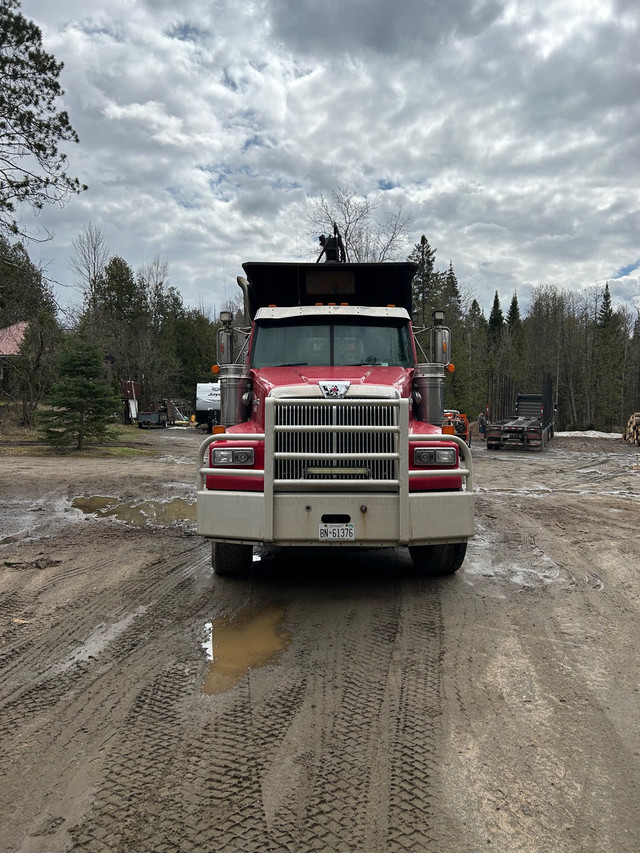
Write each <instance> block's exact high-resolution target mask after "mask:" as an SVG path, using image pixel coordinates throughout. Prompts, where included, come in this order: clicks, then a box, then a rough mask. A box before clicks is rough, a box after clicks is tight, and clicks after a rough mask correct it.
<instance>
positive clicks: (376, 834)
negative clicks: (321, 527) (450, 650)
mask: <svg viewBox="0 0 640 853" xmlns="http://www.w3.org/2000/svg"><path fill="white" fill-rule="evenodd" d="M411 587H412V590H411V593H410V598H411V602H412V603H411V604H409V606H408V607H407V602H406V601H405V596H404V595H401V594H400V593H391V595H390V598H389V600H387V601H386V602H383V601H381V600H380V601H375V602H374V604H373V605H372V604H371V603H370V602H369V603H368V605H367V606H366V607H359V606H358V604H357V603H355V604H354V602H353V601H352V600H350V601H347V602H344V603H342V602H341V603H340V605H336V604H335V602H334V603H332V605H331V606H327V607H325V608H324V609H323V610H322V612H321V613H320V614H318V613H312V614H311V615H310V616H309V614H308V613H307V612H305V611H307V610H308V608H307V605H308V604H309V602H302V603H301V602H296V604H295V605H293V606H292V612H291V614H290V620H291V623H292V624H293V625H294V626H296V625H297V629H296V627H294V636H295V637H296V638H298V637H301V635H302V634H304V633H305V632H306V634H307V637H306V640H307V641H306V642H305V641H301V642H300V644H299V645H298V647H297V648H296V647H295V646H294V647H293V648H291V650H290V652H289V659H288V661H285V662H283V663H282V664H281V665H280V666H278V667H273V668H272V670H271V671H265V670H262V671H260V673H258V672H256V673H250V674H249V675H248V676H245V678H244V679H243V681H242V682H241V683H240V684H239V685H238V686H237V687H236V688H234V689H233V690H232V691H230V692H229V693H226V694H219V695H214V696H210V697H207V696H203V695H194V680H195V673H194V671H193V668H192V667H189V666H184V665H183V666H180V665H178V664H177V663H176V665H175V666H174V667H173V668H172V669H170V670H165V671H164V672H163V673H161V674H159V675H158V676H157V677H156V680H155V681H154V684H153V685H152V686H147V687H145V688H144V690H143V691H142V692H141V693H140V695H139V697H138V699H137V701H136V702H135V704H134V706H132V707H131V709H130V712H129V714H128V716H127V719H126V720H125V721H124V722H123V723H122V725H121V727H120V729H119V733H118V736H117V740H116V741H115V742H112V743H111V744H110V745H109V748H108V750H107V752H106V754H105V756H104V766H105V767H106V768H107V771H106V775H105V777H104V779H103V781H102V784H101V786H100V788H99V790H98V792H97V795H96V799H95V803H94V806H93V808H92V810H91V811H90V812H89V813H88V814H87V816H86V819H85V820H84V822H83V823H81V824H80V825H79V826H77V827H76V828H75V829H74V830H73V833H72V835H73V840H74V847H73V850H74V851H87V853H89V851H91V853H101V851H105V853H106V851H125V850H126V851H134V852H135V851H145V853H147V851H148V853H155V851H165V850H174V849H185V850H189V851H200V850H202V851H211V850H224V851H225V853H246V851H253V850H260V851H261V853H262V851H265V853H271V851H273V853H276V851H277V853H285V851H290V853H294V852H295V853H300V851H314V850H317V851H323V853H332V851H343V850H367V851H368V853H383V851H384V853H387V851H391V853H393V851H408V850H411V851H415V850H417V849H420V850H421V851H429V850H432V849H433V850H436V849H437V847H434V846H433V843H434V841H433V839H432V837H431V834H430V833H431V831H432V830H431V815H432V811H433V808H434V799H433V798H434V791H437V786H434V777H435V774H436V769H435V768H436V764H437V740H438V737H439V736H440V729H439V717H440V674H439V661H440V657H441V633H442V629H441V617H440V611H439V605H438V600H437V593H435V590H434V589H433V588H432V587H430V586H429V585H427V584H424V585H421V588H420V590H418V591H417V590H416V589H415V584H411ZM355 598H356V600H357V596H356V597H355ZM318 636H324V637H325V638H326V641H323V642H321V643H320V642H318V641H317V637H318ZM314 637H315V638H316V639H314ZM385 673H386V677H385ZM200 680H202V675H200Z"/></svg>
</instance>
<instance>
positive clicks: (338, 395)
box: [318, 379, 351, 400]
mask: <svg viewBox="0 0 640 853" xmlns="http://www.w3.org/2000/svg"><path fill="white" fill-rule="evenodd" d="M318 385H319V386H320V390H321V391H322V394H323V395H324V397H325V398H327V399H329V400H339V399H342V397H344V396H346V393H347V391H348V390H349V386H350V385H351V382H345V381H342V380H338V381H336V380H333V379H321V380H320V381H319V382H318Z"/></svg>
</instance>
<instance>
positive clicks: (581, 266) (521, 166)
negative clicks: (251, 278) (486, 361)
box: [22, 0, 640, 314]
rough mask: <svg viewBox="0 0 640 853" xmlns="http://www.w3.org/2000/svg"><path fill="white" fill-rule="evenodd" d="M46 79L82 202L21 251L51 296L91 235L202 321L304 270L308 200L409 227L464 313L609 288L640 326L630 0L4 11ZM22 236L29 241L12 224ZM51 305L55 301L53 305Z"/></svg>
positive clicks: (28, 5) (35, 5)
mask: <svg viewBox="0 0 640 853" xmlns="http://www.w3.org/2000/svg"><path fill="white" fill-rule="evenodd" d="M22 11H23V13H24V14H25V15H26V16H27V17H28V18H30V19H32V20H34V21H35V22H36V23H37V24H38V25H39V26H40V27H41V29H42V31H43V38H44V44H45V47H46V49H47V50H49V51H50V52H52V53H53V54H54V55H55V56H56V58H57V59H58V60H59V61H63V62H64V65H65V67H64V71H63V75H62V85H63V88H64V89H65V98H64V106H65V108H66V109H67V110H68V112H69V115H70V119H71V123H72V124H73V126H74V128H75V129H76V131H77V132H78V134H79V136H80V140H81V141H80V144H79V145H77V146H73V147H72V148H71V150H70V151H69V156H70V160H71V173H72V174H74V175H76V176H77V177H79V178H80V180H81V181H83V182H84V183H86V184H88V185H89V190H88V192H86V193H84V194H83V195H82V196H79V197H75V198H74V199H72V201H71V202H70V203H69V204H68V205H67V206H66V207H65V208H63V209H59V208H51V209H48V210H47V211H45V212H44V213H43V214H41V216H40V217H39V219H38V220H37V225H38V226H39V227H46V228H48V229H50V230H52V231H53V232H54V233H55V238H54V240H53V241H51V242H49V243H45V244H41V245H34V244H32V245H31V246H30V248H29V251H30V254H31V257H32V258H33V259H34V260H38V261H41V262H43V263H45V264H46V270H47V273H48V275H49V276H50V277H51V278H53V279H55V280H56V281H59V282H61V284H63V285H72V284H73V282H74V274H73V272H72V271H71V269H70V267H69V257H70V254H71V241H72V240H73V238H74V237H76V236H77V235H78V234H80V233H81V231H82V229H83V228H84V226H85V225H86V224H87V223H88V222H91V223H92V224H93V225H95V226H97V227H98V228H100V230H101V231H102V233H103V234H104V236H105V240H106V243H107V245H108V248H109V250H110V252H111V254H114V255H120V256H121V257H123V258H125V259H126V260H127V261H128V262H129V264H130V265H131V266H132V267H134V268H137V267H138V266H140V265H141V264H144V263H146V262H148V261H150V260H151V259H153V258H154V257H161V258H164V259H166V260H167V261H168V263H169V272H170V281H171V284H173V285H174V286H176V287H178V288H179V289H180V291H181V292H182V294H183V298H184V301H185V303H186V304H188V305H192V306H200V305H201V306H203V307H205V308H210V309H219V308H220V307H221V304H222V302H223V301H224V300H225V298H228V297H229V296H235V294H236V290H237V288H236V286H235V277H236V275H238V274H239V273H241V272H242V270H241V267H240V264H241V262H242V261H244V260H261V259H268V260H290V261H293V260H297V259H300V260H314V259H315V256H316V254H317V243H316V242H314V240H312V239H311V238H310V237H309V236H308V233H307V232H308V229H309V225H308V222H307V216H308V213H309V198H310V197H313V196H317V195H318V194H320V193H325V194H328V193H330V192H331V190H332V189H334V188H336V187H337V186H349V187H352V188H354V189H357V190H358V191H359V192H360V193H362V194H364V195H367V196H368V197H369V198H370V199H372V200H375V201H376V202H378V203H379V211H380V212H381V213H384V212H385V211H391V210H394V209H395V207H396V205H397V203H398V202H401V203H402V204H403V205H404V212H405V213H410V214H411V215H412V217H413V220H412V223H411V226H410V234H409V235H408V236H409V240H408V245H407V254H408V252H409V251H410V250H411V248H412V247H413V245H414V244H415V243H417V242H418V241H419V239H420V236H421V234H425V235H426V236H427V238H428V239H429V241H430V243H431V246H432V247H434V248H436V249H437V265H438V267H439V268H441V269H445V268H446V267H447V266H448V263H449V261H450V260H451V261H452V262H453V265H454V268H455V270H456V273H457V276H458V280H459V282H460V284H461V286H462V288H463V290H464V292H465V293H466V294H468V295H470V296H475V297H476V298H477V299H478V301H479V302H480V304H481V306H482V307H483V308H484V310H485V313H487V314H488V312H489V310H490V308H491V303H492V300H493V294H494V293H495V291H496V290H498V292H499V294H500V299H501V301H502V305H503V308H504V309H505V310H506V308H508V304H509V302H510V300H511V297H512V294H513V292H514V291H517V293H518V298H519V301H520V305H521V309H522V310H524V309H526V305H527V304H528V299H529V295H530V293H531V288H532V287H533V286H535V285H537V284H547V283H554V284H557V285H558V286H559V287H562V288H570V289H572V290H580V289H585V290H588V289H589V288H593V287H594V285H596V284H599V285H600V286H603V285H604V282H605V281H607V280H608V281H609V285H610V288H611V292H612V296H613V300H614V303H615V304H618V303H622V302H624V303H626V304H627V305H629V306H633V305H636V306H637V307H638V308H640V240H639V234H640V214H639V184H640V182H639V178H640V168H639V158H640V49H639V45H640V4H639V3H638V2H637V0H543V2H541V0H394V2H390V0H340V2H338V0H325V2H321V3H318V2H311V0H242V2H239V0H180V2H176V0H102V2H91V0H56V2H55V3H54V2H51V0H22ZM23 224H26V225H31V224H32V223H30V222H29V217H28V216H25V218H24V220H23ZM58 294H59V296H60V299H61V301H63V302H70V301H71V302H73V301H74V300H76V301H77V300H78V298H79V297H78V294H77V291H75V290H73V289H72V288H70V287H68V286H67V287H58Z"/></svg>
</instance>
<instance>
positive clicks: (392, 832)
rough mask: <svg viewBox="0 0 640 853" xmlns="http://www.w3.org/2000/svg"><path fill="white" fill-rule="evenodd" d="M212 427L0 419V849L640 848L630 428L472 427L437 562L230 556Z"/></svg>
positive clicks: (637, 495) (637, 540) (507, 851)
mask: <svg viewBox="0 0 640 853" xmlns="http://www.w3.org/2000/svg"><path fill="white" fill-rule="evenodd" d="M201 439H202V435H201V434H196V433H195V432H193V431H190V430H162V431H160V430H158V431H156V432H150V433H148V434H145V442H144V445H143V446H141V449H142V450H144V451H146V452H147V453H148V455H146V456H134V457H132V458H128V459H122V458H111V459H96V460H92V459H89V458H81V459H79V458H71V459H62V458H57V457H52V456H38V457H33V456H24V455H17V454H18V450H19V448H17V447H16V446H15V445H13V446H8V445H7V444H4V446H3V444H2V441H1V439H0V454H1V455H0V494H1V495H2V527H1V529H0V667H1V674H2V678H1V680H0V717H1V719H2V723H3V724H2V727H1V729H0V739H1V743H0V775H1V776H2V784H1V785H0V816H1V817H0V839H1V841H0V849H2V850H3V851H7V853H9V851H11V853H13V851H20V853H63V851H64V853H66V851H72V850H73V851H74V853H75V851H87V853H88V851H91V853H100V851H105V853H107V851H109V853H112V852H113V851H118V853H120V851H122V853H125V851H127V853H131V851H141V853H142V851H144V853H155V851H158V853H160V851H174V850H180V851H207V853H210V851H211V850H224V851H225V853H246V851H253V850H260V851H296V853H303V851H313V850H319V851H348V850H351V851H365V853H389V851H402V850H404V851H434V853H436V851H437V853H453V852H454V851H464V852H465V853H477V851H478V850H480V849H492V850H496V851H501V853H512V851H523V852H524V851H526V853H545V851H549V853H551V851H553V853H576V851H583V853H596V851H607V853H609V851H617V852H618V851H624V853H632V851H637V850H638V849H640V817H639V812H638V808H637V805H638V801H639V796H640V792H639V789H638V782H639V780H640V692H639V690H640V685H639V683H638V665H637V654H638V646H639V641H640V629H639V627H638V626H639V618H638V617H639V610H640V580H639V572H638V567H639V566H640V536H639V535H638V520H639V518H640V454H639V453H638V450H637V448H633V447H631V446H630V445H624V444H622V443H621V442H617V441H611V440H598V439H588V438H580V437H577V438H556V439H554V441H553V442H552V444H551V446H550V447H549V448H548V449H547V450H546V451H545V452H544V453H528V454H527V453H518V452H511V453H508V452H506V451H505V452H498V453H490V452H487V451H486V450H485V448H484V447H482V446H481V445H479V444H474V445H473V454H474V460H475V469H476V488H477V533H476V536H475V538H474V540H473V541H472V543H471V544H470V547H469V551H468V557H467V561H466V562H465V565H464V566H463V568H462V569H461V570H460V572H458V573H457V575H455V576H454V577H452V578H448V579H446V580H429V579H424V578H420V577H418V576H416V575H415V573H414V571H413V569H412V566H411V562H410V560H409V558H408V555H407V554H406V553H404V551H402V550H400V549H397V550H388V551H384V552H376V551H371V550H369V551H356V552H354V551H347V550H335V549H332V550H330V551H324V550H323V551H319V550H313V551H306V552H303V553H300V552H296V553H288V552H280V553H278V552H275V553H274V552H270V553H267V554H264V555H262V557H263V558H262V559H261V560H257V561H256V562H255V564H254V565H255V571H254V572H253V574H252V575H251V576H250V577H249V578H246V579H242V580H235V581H230V580H228V581H224V580H221V579H217V578H215V577H213V576H212V574H211V570H210V560H209V557H210V555H209V548H208V546H207V545H206V543H204V542H202V541H200V540H199V538H198V537H197V536H196V535H195V533H194V522H193V518H194V514H193V488H194V487H193V483H194V473H195V457H196V450H197V446H198V444H199V442H200V440H201ZM145 445H146V446H145ZM257 556H259V555H257ZM211 632H213V640H212V641H211ZM212 643H213V650H214V655H215V662H214V663H212V662H211V660H210V659H209V657H208V655H207V646H209V648H211V644H212Z"/></svg>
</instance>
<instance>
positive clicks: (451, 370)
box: [447, 364, 456, 373]
mask: <svg viewBox="0 0 640 853" xmlns="http://www.w3.org/2000/svg"><path fill="white" fill-rule="evenodd" d="M447 371H448V372H449V373H455V372H456V366H455V364H448V365H447Z"/></svg>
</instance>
